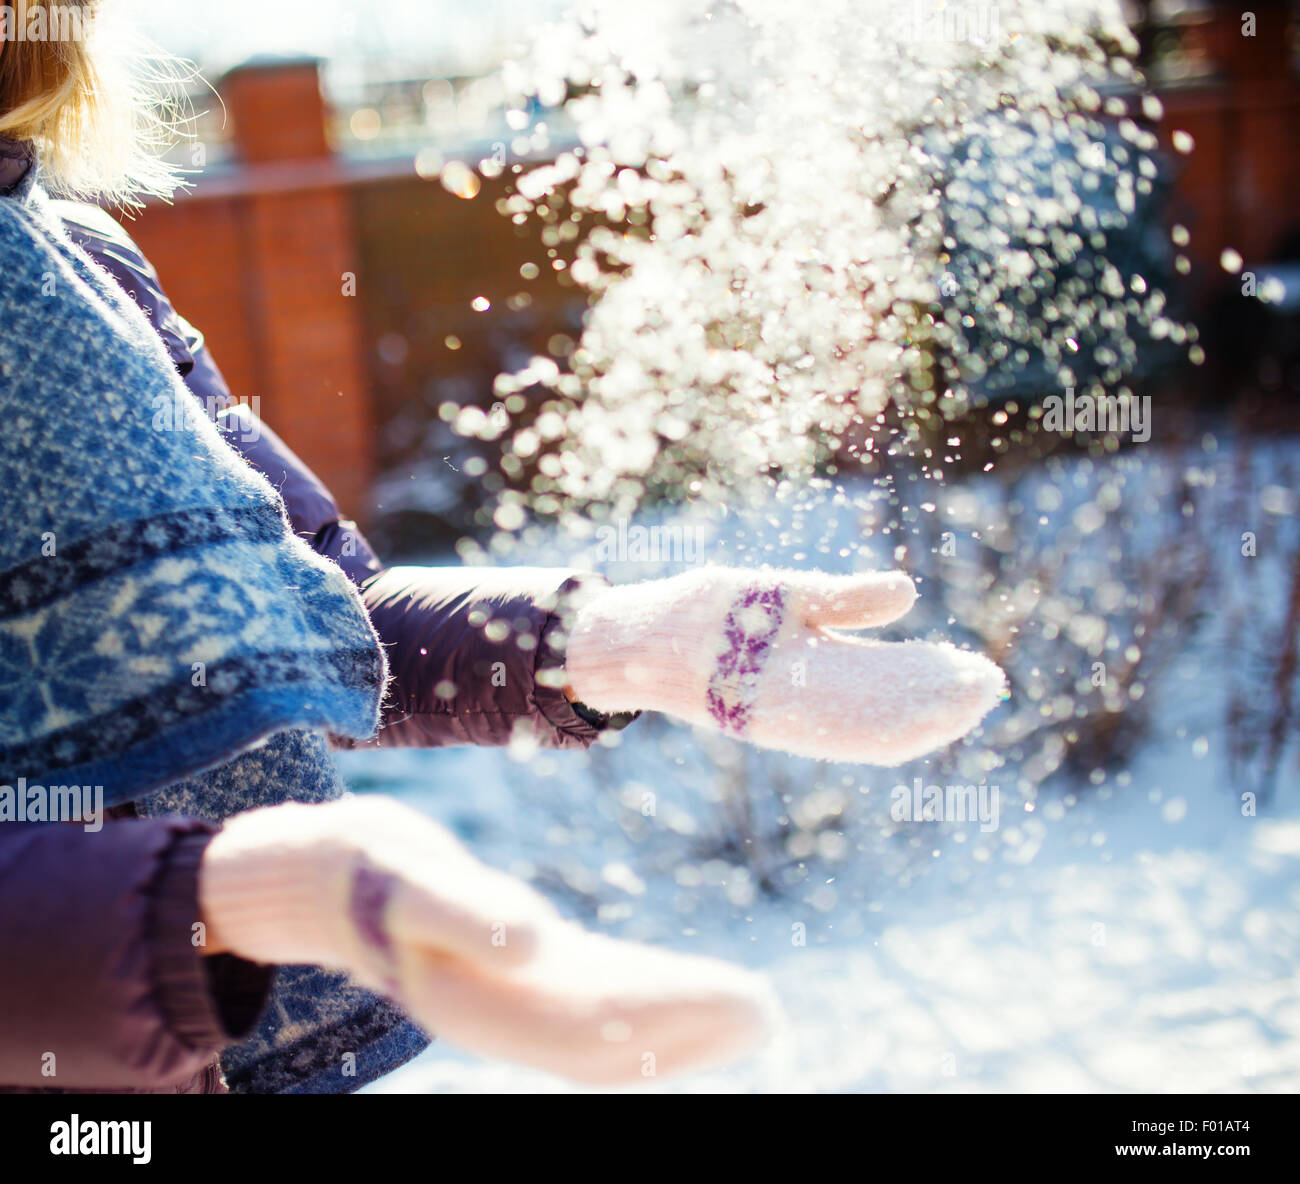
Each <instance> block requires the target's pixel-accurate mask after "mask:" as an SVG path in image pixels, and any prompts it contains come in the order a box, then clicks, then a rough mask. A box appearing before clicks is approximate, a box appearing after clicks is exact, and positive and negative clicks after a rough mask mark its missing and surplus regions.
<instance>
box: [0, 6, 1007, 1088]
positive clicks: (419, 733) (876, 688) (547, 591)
mask: <svg viewBox="0 0 1300 1184" xmlns="http://www.w3.org/2000/svg"><path fill="white" fill-rule="evenodd" d="M14 7H15V10H16V15H15V20H16V22H18V23H21V22H23V21H28V20H31V19H33V18H32V13H34V12H36V11H38V10H40V9H42V8H44V7H45V0H29V2H28V3H25V4H24V3H21V2H20V3H18V4H17V5H15V6H14ZM77 7H78V8H79V9H80V10H81V11H83V12H84V13H85V14H86V15H87V16H90V15H94V14H95V13H96V12H97V8H96V6H95V4H94V3H93V2H88V3H83V4H81V5H79V6H77ZM23 27H25V28H26V27H28V26H26V25H24V26H23ZM92 30H93V34H98V32H99V30H98V29H97V28H95V27H94V26H92ZM97 45H98V42H97V40H96V36H95V35H92V36H91V38H90V39H88V40H86V41H80V40H75V39H74V40H56V39H51V38H50V37H46V38H45V39H31V38H28V39H24V40H17V39H6V40H0V410H2V412H3V422H4V424H5V425H6V426H5V430H4V432H3V433H0V490H3V517H4V529H3V530H0V821H3V823H4V824H3V825H0V900H2V901H3V902H4V910H3V913H0V949H3V950H4V951H5V954H6V959H5V961H6V968H7V969H6V971H5V974H4V977H3V978H2V979H0V1086H3V1087H6V1088H11V1089H65V1090H158V1091H171V1090H181V1091H193V1092H222V1091H224V1090H225V1089H227V1088H230V1089H235V1090H247V1091H261V1092H266V1091H272V1092H276V1091H279V1092H283V1091H342V1090H350V1089H355V1088H357V1087H358V1086H360V1085H362V1084H364V1083H365V1082H367V1081H370V1080H373V1079H374V1078H376V1077H378V1076H379V1075H381V1074H383V1073H385V1072H388V1071H389V1070H391V1069H392V1068H394V1067H395V1066H396V1065H398V1064H401V1063H402V1062H403V1061H405V1060H407V1059H408V1058H409V1057H410V1056H412V1055H414V1054H415V1053H416V1052H418V1051H419V1050H420V1049H421V1048H423V1047H424V1046H425V1045H426V1044H427V1037H426V1036H425V1034H424V1033H425V1032H426V1031H429V1032H436V1033H438V1034H439V1035H440V1036H442V1037H443V1038H445V1039H448V1040H451V1041H453V1042H456V1043H459V1044H460V1045H462V1046H463V1047H466V1048H468V1049H471V1050H474V1051H477V1052H480V1053H483V1054H486V1055H496V1056H501V1057H505V1058H509V1059H512V1060H516V1061H519V1062H522V1063H526V1064H531V1065H535V1066H539V1067H542V1068H545V1069H548V1070H551V1071H554V1072H558V1073H562V1074H566V1075H569V1076H572V1077H575V1078H578V1079H581V1080H585V1081H591V1082H597V1083H620V1082H630V1081H637V1080H641V1079H643V1078H645V1077H648V1076H658V1075H664V1074H667V1073H670V1072H677V1071H680V1070H683V1069H686V1068H690V1067H693V1066H697V1065H700V1064H704V1063H709V1062H717V1061H721V1060H725V1059H727V1058H729V1057H733V1056H735V1055H737V1054H739V1053H740V1052H742V1051H744V1050H745V1049H747V1048H749V1047H751V1046H752V1045H753V1043H754V1042H755V1040H756V1039H757V1038H758V1037H759V1035H760V1034H761V1032H762V1031H763V1030H764V1028H765V1025H766V1023H767V1021H768V1019H769V1018H770V1015H771V1013H772V1010H773V1009H772V1004H771V1000H770V994H769V991H768V988H767V987H766V985H765V984H764V983H763V981H762V980H760V979H758V978H757V977H755V976H752V975H750V974H748V973H747V972H744V971H742V970H740V969H738V968H733V967H729V966H726V965H724V964H721V963H717V962H714V961H712V960H710V959H706V958H697V957H690V956H685V955H680V954H674V953H669V952H665V951H659V950H652V949H649V948H645V947H639V946H634V945H631V944H629V943H623V942H616V941H612V940H610V939H607V938H603V937H599V936H596V935H592V934H588V933H585V932H583V931H582V930H580V929H579V928H578V927H576V926H574V925H572V924H570V923H567V922H564V921H562V920H561V919H560V918H559V917H558V916H557V914H556V913H555V912H554V910H553V909H552V908H551V907H550V906H549V905H548V904H547V903H546V902H545V901H544V900H542V899H541V898H540V897H539V896H538V895H537V894H535V893H534V892H533V891H532V890H531V889H529V888H528V887H527V886H526V885H524V884H522V883H520V882H518V881H516V880H513V879H511V878H510V877H508V876H505V875H503V874H501V873H499V872H496V871H493V870H491V869H488V868H486V867H484V866H483V865H481V864H479V863H478V862H477V861H476V860H475V859H474V858H473V857H472V856H471V855H470V854H469V853H468V852H467V851H466V850H465V849H464V848H463V847H462V846H461V845H460V844H459V843H458V842H457V841H456V840H455V839H453V838H452V837H451V836H450V835H449V834H447V833H446V832H445V831H443V830H441V829H440V828H438V827H436V826H435V825H434V824H432V823H431V822H429V821H428V820H426V819H424V818H422V817H420V816H419V815H417V814H415V813H413V812H412V811H409V810H407V809H405V808H404V807H402V806H400V805H398V804H397V803H395V802H391V801H387V800H384V799H374V798H371V799H364V800H355V799H351V798H348V797H347V796H346V795H345V794H344V792H343V788H342V786H341V784H340V783H339V779H338V776H337V774H336V772H335V771H334V768H333V766H332V764H331V761H330V758H329V753H328V744H329V743H333V744H335V745H339V744H344V745H357V744H378V745H422V746H437V745H445V744H457V743H474V744H502V743H505V742H507V741H508V740H509V739H510V737H511V736H512V734H514V732H515V731H516V730H517V729H519V728H526V729H529V730H531V731H532V732H533V733H534V734H535V735H536V736H537V738H538V739H539V740H540V742H541V743H543V744H544V745H547V746H550V747H555V748H565V747H584V746H586V745H589V744H590V743H591V742H592V741H593V740H594V739H595V738H596V737H597V736H598V735H599V734H600V732H601V731H602V730H604V729H608V728H617V727H623V726H626V725H627V724H628V723H629V722H630V721H631V720H632V719H633V718H634V717H635V714H636V713H637V712H639V711H642V710H659V711H664V712H667V713H669V714H671V715H673V716H675V717H676V718H678V719H682V720H686V721H689V722H691V723H694V724H697V725H700V726H703V727H708V728H714V729H717V730H721V731H724V732H727V733H729V734H731V735H734V736H737V737H739V738H742V739H745V740H747V741H750V742H752V743H755V744H758V745H762V746H765V747H770V748H776V749H781V750H784V751H787V752H793V753H799V754H803V755H807V756H812V757H819V758H824V759H833V760H851V761H866V762H874V763H882V764H894V763H898V762H900V761H903V760H906V759H909V758H910V757H912V756H915V755H918V754H920V753H923V752H925V751H928V750H930V749H933V748H935V747H938V746H940V745H942V744H946V743H948V742H950V741H952V740H954V739H956V738H957V737H959V736H960V735H962V734H964V733H965V732H966V731H968V730H969V729H970V728H971V727H973V726H974V725H975V724H976V723H977V722H978V721H979V720H980V719H981V718H982V717H983V716H984V715H985V714H986V713H987V711H988V710H989V709H990V708H991V707H992V706H993V704H994V703H995V702H996V701H997V699H998V697H999V695H1000V694H1001V693H1002V678H1001V674H1000V672H999V671H998V670H997V668H996V667H995V666H993V665H992V663H989V662H988V661H986V660H985V659H983V658H981V657H979V656H977V655H973V654H968V653H962V652H959V651H957V650H955V649H953V648H951V647H948V646H938V645H923V644H920V643H907V644H905V645H885V644H881V643H876V642H867V641H860V640H855V639H849V638H845V637H843V636H840V635H837V634H835V633H832V632H829V631H828V630H833V629H837V628H838V629H857V628H862V627H867V626H873V625H880V624H883V623H886V622H888V621H890V620H893V619H895V618H897V617H899V616H901V615H902V614H903V613H905V612H906V611H907V610H908V609H909V608H910V607H911V604H912V603H913V601H914V599H915V589H914V588H913V586H912V584H911V581H910V580H909V579H908V578H907V577H906V576H905V575H903V574H901V573H882V574H874V575H864V576H854V577H832V576H823V575H819V574H817V573H795V572H775V571H762V572H758V571H743V570H724V569H705V570H698V571H693V572H689V573H686V574H685V575H681V576H677V577H674V578H672V579H668V580H660V581H653V582H650V583H646V584H642V585H638V586H634V587H623V588H610V587H608V586H607V585H606V584H605V583H604V581H601V580H599V579H596V578H592V577H583V576H581V575H579V574H578V573H574V572H569V571H563V570H547V569H504V570H498V571H477V572H469V571H458V570H444V569H428V568H393V569H385V568H384V567H383V566H382V565H381V564H380V563H379V561H378V560H377V558H376V557H375V556H374V553H373V552H372V551H371V549H370V548H369V546H368V545H367V544H366V542H365V540H364V539H363V538H361V536H360V535H359V534H358V532H357V530H356V527H355V525H354V524H352V523H350V522H347V521H345V520H343V519H342V518H341V516H340V514H339V512H338V509H337V506H336V505H335V503H334V501H333V499H332V498H331V497H330V495H329V494H328V492H327V491H326V490H325V489H324V488H323V487H322V486H321V485H320V483H319V482H318V481H317V480H316V479H315V478H314V477H313V476H312V474H311V473H310V472H309V471H308V470H307V469H306V468H305V467H304V466H303V465H302V463H301V462H300V461H299V460H298V459H297V458H296V457H294V456H293V455H292V454H291V453H290V452H289V451H288V450H287V449H286V448H285V447H284V445H283V444H282V443H281V442H280V441H279V439H278V438H277V437H276V436H275V435H274V434H273V433H272V432H271V431H270V430H269V429H267V428H265V427H264V426H262V425H250V424H249V423H248V421H247V419H246V416H247V412H246V411H244V410H242V409H239V408H233V407H232V406H231V404H232V400H231V397H230V393H229V391H228V390H227V388H226V385H225V382H224V380H223V379H222V377H221V375H220V372H219V370H218V369H217V367H216V365H215V362H214V361H213V359H212V358H211V357H210V355H209V354H208V352H207V350H206V349H205V347H204V345H203V342H202V338H201V337H200V336H199V335H198V334H197V333H196V332H195V331H194V330H193V329H192V328H191V327H190V326H188V325H187V324H186V323H185V322H184V321H183V320H182V319H181V318H180V317H179V316H178V315H177V314H176V313H175V311H174V310H173V309H172V308H171V305H170V304H169V302H168V301H167V299H166V296H165V295H164V294H163V292H162V291H161V289H160V287H159V284H158V280H157V276H156V274H155V273H154V271H153V269H152V268H151V267H150V266H149V265H148V263H147V261H145V260H144V259H143V258H142V257H141V256H140V254H139V252H138V250H137V249H136V248H135V246H134V244H133V243H132V242H131V241H130V239H129V238H128V237H127V236H126V235H125V234H124V233H123V232H122V230H121V228H120V227H118V226H117V225H116V223H114V222H113V221H112V220H111V219H109V218H107V216H106V215H104V214H102V213H101V212H99V211H98V210H96V209H94V208H93V207H89V206H83V205H78V204H75V203H71V202H66V201H59V202H56V201H54V200H52V199H51V198H50V196H49V194H48V192H47V190H55V191H63V192H65V193H73V194H77V195H80V196H98V197H100V198H101V199H103V198H109V199H118V200H120V199H123V198H125V197H129V196H133V195H137V194H140V193H146V192H154V193H158V192H166V191H169V190H170V188H171V186H172V184H173V178H172V177H170V176H169V174H168V173H167V170H166V169H165V168H164V167H163V166H162V165H161V164H160V163H159V161H158V159H157V157H156V155H151V154H150V150H149V144H148V140H149V137H148V135H145V134H142V132H141V130H140V129H141V128H142V127H147V119H146V117H145V114H144V112H145V107H144V105H143V104H144V103H145V101H146V100H145V98H143V97H142V96H141V95H140V94H139V92H138V91H137V90H133V88H132V86H131V85H130V82H129V77H128V75H127V74H125V73H123V70H124V61H123V59H122V58H121V57H120V56H119V55H117V54H114V53H109V52H107V51H106V50H104V49H101V48H97ZM169 404H170V405H173V406H177V407H190V408H197V407H200V406H201V407H202V409H203V411H205V412H206V413H207V416H204V415H202V414H199V415H195V416H192V415H180V416H162V417H160V416H159V415H157V413H156V411H157V408H159V407H161V406H167V405H169ZM241 416H242V417H245V418H243V419H241V418H240V417H241ZM208 417H210V418H208ZM232 425H233V426H236V427H238V429H239V430H238V431H230V430H228V429H230V428H231V427H232ZM250 426H256V427H257V429H258V430H249V429H250ZM502 673H504V677H502V676H501V675H502ZM831 702H833V703H834V704H835V708H834V713H833V714H832V713H831V712H829V711H828V710H827V708H826V704H827V703H831ZM70 787H95V788H96V789H97V790H100V791H101V792H102V795H103V801H104V802H105V803H106V804H107V805H108V806H109V807H110V817H111V819H112V820H111V822H110V823H109V824H108V825H106V826H104V827H103V828H102V829H99V830H97V829H94V828H93V827H90V826H87V825H81V826H76V825H61V826H52V825H48V823H49V822H53V821H63V822H67V821H69V820H70V819H69V818H67V817H65V816H64V815H62V814H60V813H59V812H58V809H57V808H56V804H57V803H58V802H60V801H62V802H66V801H68V800H70V799H69V798H68V797H67V791H68V790H69V788H70ZM6 789H11V792H10V793H9V794H8V795H6V793H5V790H6ZM60 791H63V793H62V796H61V792H60ZM6 803H9V805H8V806H6ZM78 820H79V821H82V822H84V821H85V820H84V819H78Z"/></svg>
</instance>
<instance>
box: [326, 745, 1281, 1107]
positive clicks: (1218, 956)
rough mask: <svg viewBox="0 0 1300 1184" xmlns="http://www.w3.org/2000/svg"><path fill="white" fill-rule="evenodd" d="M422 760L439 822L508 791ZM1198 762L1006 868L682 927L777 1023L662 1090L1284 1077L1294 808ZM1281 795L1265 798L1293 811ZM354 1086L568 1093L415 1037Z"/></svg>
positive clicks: (1166, 773)
mask: <svg viewBox="0 0 1300 1184" xmlns="http://www.w3.org/2000/svg"><path fill="white" fill-rule="evenodd" d="M448 758H450V759H448ZM360 759H361V758H360V757H358V756H356V755H353V756H351V757H349V765H350V766H355V765H356V763H357V762H358V761H360ZM390 759H391V758H389V757H387V756H381V757H379V758H378V760H377V761H376V758H374V757H371V758H370V760H368V761H367V762H366V763H367V765H368V766H369V767H368V768H367V770H366V772H367V773H368V774H370V775H371V776H374V775H375V774H377V773H379V769H378V768H377V767H376V765H379V766H382V765H383V764H384V763H385V762H387V761H390ZM426 762H427V775H428V778H429V779H430V780H431V781H437V782H439V783H440V784H442V785H444V786H445V789H444V790H443V791H441V792H437V793H436V794H435V795H434V796H433V797H430V796H429V795H428V794H427V791H424V790H415V789H413V788H410V782H409V777H410V773H409V771H408V772H407V773H406V774H403V773H401V772H400V771H397V770H395V771H394V773H395V782H394V786H395V787H396V786H399V785H400V784H401V783H402V781H403V780H404V778H405V779H406V784H407V786H408V788H407V790H406V794H407V796H408V797H411V796H414V797H417V798H418V799H419V800H421V801H425V802H430V801H434V802H436V800H437V799H438V798H446V799H451V801H449V802H447V803H446V808H444V809H442V810H435V811H434V812H435V813H438V814H440V815H441V816H442V817H443V818H444V819H445V820H447V821H451V822H455V821H457V820H458V819H459V820H460V821H461V822H462V823H463V821H464V814H465V810H464V807H465V801H464V797H463V795H464V793H465V792H466V788H465V787H467V786H476V787H482V786H483V781H482V780H481V778H483V777H486V776H488V775H489V774H490V772H495V773H496V775H497V777H499V778H500V779H501V782H502V784H500V785H499V786H497V787H495V788H497V789H498V790H500V791H502V794H501V796H505V795H508V793H509V790H508V787H507V786H506V785H505V784H504V782H505V779H506V777H508V775H509V768H508V761H507V760H506V758H504V757H503V756H501V755H500V754H489V753H475V754H472V756H471V757H470V759H469V760H466V759H465V757H464V756H462V755H460V754H457V755H456V756H453V755H452V754H450V753H447V754H441V755H436V754H435V755H431V756H429V757H427V758H426ZM392 763H394V764H396V765H401V764H403V763H406V764H408V768H409V758H406V759H405V760H403V758H397V760H396V761H393V762H392ZM492 765H497V766H498V768H497V769H495V770H491V766H492ZM1203 767H1204V760H1203V759H1202V760H1197V759H1196V758H1192V757H1190V756H1188V757H1186V758H1185V759H1179V754H1178V753H1176V752H1175V753H1170V754H1168V755H1167V756H1166V758H1165V759H1163V760H1157V761H1154V762H1153V767H1152V770H1151V772H1150V774H1149V775H1144V776H1141V777H1135V778H1134V784H1133V785H1132V787H1131V789H1130V791H1129V792H1128V793H1127V794H1125V795H1124V796H1123V797H1122V798H1120V797H1112V798H1111V799H1110V800H1108V801H1093V802H1086V803H1083V804H1081V805H1079V806H1076V807H1075V808H1074V809H1073V810H1072V811H1070V813H1069V816H1068V820H1066V819H1060V820H1057V821H1055V822H1052V821H1049V822H1048V825H1047V827H1046V834H1045V836H1044V837H1043V839H1042V842H1041V846H1040V847H1039V848H1038V850H1037V851H1036V853H1035V855H1034V857H1033V858H1032V860H1030V861H1029V862H1027V863H1025V864H1023V865H1020V866H1016V865H1012V864H1002V865H1000V866H988V865H978V864H973V863H965V864H958V865H957V866H954V867H952V868H950V869H948V871H947V874H946V875H935V876H931V877H927V882H925V883H924V884H923V885H922V886H921V888H920V889H919V890H915V891H912V892H911V893H906V892H900V893H898V894H897V895H895V896H889V895H887V894H886V895H883V896H882V898H881V899H879V900H875V901H872V902H870V903H869V904H868V905H867V906H866V907H865V908H864V907H861V906H860V905H859V903H858V902H853V903H852V904H851V905H850V906H849V907H847V908H845V909H843V910H839V913H838V915H836V914H832V916H830V917H825V916H822V917H820V918H819V919H818V920H817V921H816V922H812V919H811V918H810V917H809V916H808V913H809V910H808V909H807V908H803V907H798V906H794V905H791V904H787V903H782V902H771V903H764V904H761V905H757V906H755V907H754V908H752V909H750V910H749V912H748V916H749V917H750V918H752V919H751V920H750V921H749V923H748V924H747V925H745V926H743V927H742V931H741V932H740V933H736V932H732V934H731V935H730V938H729V939H728V936H727V935H725V934H723V935H718V936H717V937H716V938H715V940H713V941H711V942H707V943H701V942H700V941H699V940H691V939H690V938H687V937H681V938H680V939H679V940H678V941H677V942H676V943H675V944H677V945H679V946H681V947H682V948H690V949H700V948H702V944H707V945H708V947H709V948H710V949H711V950H713V951H716V952H725V953H727V954H729V955H730V956H733V957H736V958H738V959H741V960H743V961H745V962H747V963H748V964H750V965H752V966H756V967H761V968H763V969H765V970H767V971H768V972H769V973H770V974H771V975H772V977H773V979H774V981H775V982H776V984H777V987H778V990H779V992H780V994H781V996H782V998H783V1000H784V1003H785V1007H786V1012H787V1024H786V1027H785V1029H784V1031H783V1032H781V1033H780V1034H779V1036H778V1038H777V1039H776V1040H775V1041H774V1042H773V1043H772V1044H771V1046H770V1047H769V1048H767V1049H766V1050H765V1051H764V1052H763V1053H762V1054H761V1055H759V1056H757V1057H755V1058H752V1059H751V1060H749V1061H748V1062H746V1063H743V1064H741V1065H738V1066H735V1067H733V1068H732V1069H730V1070H728V1071H725V1072H722V1073H714V1074H707V1075H702V1076H699V1077H695V1078H692V1079H689V1080H682V1081H679V1082H675V1083H665V1086H664V1087H663V1088H674V1089H709V1090H736V1091H745V1092H751V1091H769V1090H777V1091H798V1092H803V1091H832V1090H833V1091H858V1090H863V1091H867V1090H889V1091H902V1090H918V1091H930V1090H957V1091H960V1090H1026V1091H1038V1090H1043V1091H1071V1090H1103V1091H1113V1090H1150V1091H1170V1090H1178V1091H1208V1092H1215V1091H1237V1090H1284V1091H1295V1090H1300V978H1298V977H1297V967H1298V966H1300V811H1297V810H1296V809H1294V808H1292V809H1290V810H1288V811H1285V812H1282V811H1278V812H1275V813H1274V814H1273V815H1271V816H1268V817H1255V818H1243V817H1242V816H1241V814H1240V812H1239V810H1238V809H1237V806H1236V803H1235V801H1234V799H1233V798H1231V797H1230V796H1228V795H1227V794H1225V792H1224V791H1223V788H1222V786H1220V785H1217V784H1214V783H1213V781H1212V780H1210V779H1207V778H1205V777H1204V776H1201V775H1198V774H1199V771H1200V770H1201V769H1202V768H1203ZM471 768H473V773H472V774H471ZM367 780H369V777H368V778H367ZM1139 787H1140V788H1139ZM1295 788H1296V786H1295V785H1294V784H1291V785H1287V786H1283V787H1281V792H1280V794H1279V796H1280V798H1281V799H1282V800H1289V801H1290V802H1291V803H1292V805H1293V807H1294V804H1295V802H1296V800H1297V797H1298V796H1300V795H1297V794H1296V793H1295V792H1294V790H1295ZM485 796H489V797H497V796H498V795H497V794H496V793H493V794H491V795H485ZM533 854H536V855H542V854H544V852H534V853H533ZM953 881H958V882H956V883H954V882H953ZM872 910H875V911H872ZM797 922H803V923H805V924H808V944H807V945H806V946H804V947H795V946H793V945H792V938H791V932H792V929H791V927H792V925H794V924H795V923H797ZM372 1088H374V1089H378V1090H394V1091H421V1092H425V1091H429V1092H445V1091H450V1092H461V1091H510V1090H528V1091H549V1090H563V1089H566V1088H569V1087H568V1086H567V1085H566V1084H565V1083H564V1082H561V1081H558V1080H556V1079H554V1078H551V1077H548V1076H546V1075H543V1074H539V1073H536V1072H532V1071H528V1070H522V1069H517V1068H514V1067H512V1066H507V1065H502V1064H492V1063H485V1062H482V1061H477V1060H474V1059H472V1058H468V1057H465V1056H462V1055H459V1054H458V1053H456V1052H455V1051H453V1050H451V1049H449V1048H446V1047H442V1046H439V1045H437V1044H435V1045H434V1047H433V1048H432V1049H431V1050H430V1051H429V1052H428V1053H426V1054H425V1055H424V1056H422V1057H421V1058H419V1059H418V1060H416V1061H415V1062H413V1063H411V1064H410V1065H408V1066H406V1067H405V1068H403V1069H402V1070H399V1071H398V1072H396V1073H394V1074H392V1075H391V1076H389V1077H388V1078H387V1079H385V1080H384V1081H382V1082H379V1083H377V1084H376V1085H375V1086H374V1087H372Z"/></svg>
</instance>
